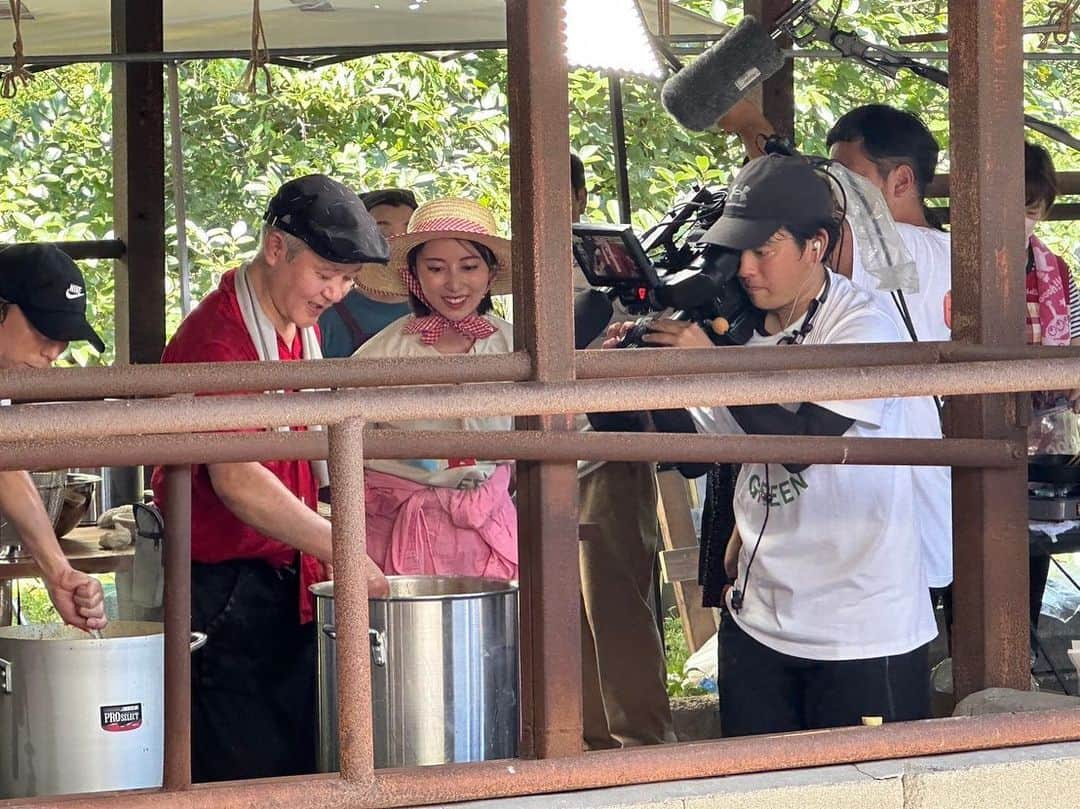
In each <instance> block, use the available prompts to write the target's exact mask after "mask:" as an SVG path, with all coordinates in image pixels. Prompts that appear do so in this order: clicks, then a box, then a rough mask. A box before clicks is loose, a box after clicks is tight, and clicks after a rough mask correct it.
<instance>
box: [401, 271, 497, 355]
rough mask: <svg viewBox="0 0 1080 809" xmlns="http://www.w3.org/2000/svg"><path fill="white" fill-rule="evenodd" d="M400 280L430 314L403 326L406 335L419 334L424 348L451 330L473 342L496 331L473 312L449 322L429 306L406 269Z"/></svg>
mask: <svg viewBox="0 0 1080 809" xmlns="http://www.w3.org/2000/svg"><path fill="white" fill-rule="evenodd" d="M400 272H401V280H402V281H403V282H404V283H405V286H406V288H407V289H408V290H409V292H410V293H412V294H413V295H414V296H415V297H416V299H417V300H418V301H420V302H421V303H422V304H424V306H426V307H427V308H428V310H429V311H430V312H431V314H429V315H423V316H422V317H414V318H413V319H412V320H410V321H409V322H408V323H407V324H406V325H405V333H406V334H419V335H420V342H422V343H423V344H424V345H426V346H430V345H434V344H435V343H437V342H438V341H439V338H440V337H442V336H443V334H445V333H446V330H447V329H453V330H454V331H456V332H460V333H461V334H464V335H465V336H466V337H472V338H473V339H474V340H483V339H484V338H486V337H490V336H491V335H493V334H495V332H497V331H498V329H496V328H495V327H494V326H493V325H491V323H490V322H489V321H487V320H485V319H484V318H482V317H480V315H478V314H476V313H475V312H474V313H472V314H471V315H469V316H468V317H464V318H462V319H461V320H451V319H450V318H448V317H445V316H443V315H441V314H439V313H438V312H437V311H435V307H434V306H432V305H431V302H430V301H429V300H428V299H427V296H425V295H424V290H423V289H421V287H420V282H419V281H418V280H417V278H416V276H415V275H413V274H412V272H410V271H409V270H408V269H404V270H401V271H400Z"/></svg>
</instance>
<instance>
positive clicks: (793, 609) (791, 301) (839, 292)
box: [613, 155, 937, 736]
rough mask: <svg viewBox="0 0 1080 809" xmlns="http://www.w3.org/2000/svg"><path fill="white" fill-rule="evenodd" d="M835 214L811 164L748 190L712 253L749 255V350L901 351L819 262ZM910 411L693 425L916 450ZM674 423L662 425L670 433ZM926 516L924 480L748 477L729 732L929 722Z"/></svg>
mask: <svg viewBox="0 0 1080 809" xmlns="http://www.w3.org/2000/svg"><path fill="white" fill-rule="evenodd" d="M838 213H839V212H838V211H837V205H836V203H835V201H834V198H833V194H832V193H831V190H830V186H829V184H828V181H827V180H826V179H825V178H824V177H823V175H822V174H821V173H820V172H819V171H818V170H817V169H815V168H814V167H813V166H812V165H811V164H810V163H809V162H808V161H806V160H805V159H804V158H801V157H782V156H779V155H769V156H765V157H759V158H756V159H754V160H751V161H750V162H749V163H747V164H746V165H745V166H744V167H743V168H742V170H741V171H740V172H739V173H738V175H737V176H736V177H735V180H734V182H733V183H732V185H731V187H730V189H729V196H728V200H727V205H726V207H725V209H724V213H723V216H721V218H720V219H719V220H718V221H717V222H716V224H715V225H714V226H713V227H712V228H711V229H710V230H709V231H708V232H707V233H706V235H705V237H704V240H705V241H706V242H708V243H711V244H715V245H718V246H720V247H722V248H726V249H729V250H735V251H739V253H740V254H741V257H740V264H739V279H740V280H741V282H742V284H743V287H744V288H745V289H746V292H747V294H748V296H749V297H750V299H751V301H752V302H753V304H754V306H755V307H756V308H757V309H759V310H760V311H761V316H762V319H761V324H760V327H759V329H758V331H757V333H756V334H755V335H754V336H753V337H752V338H751V339H750V340H749V342H748V345H756V346H786V345H799V344H803V343H805V344H807V345H810V344H837V343H880V342H895V341H897V340H899V339H900V335H899V332H898V330H897V328H896V326H895V324H894V323H893V322H892V320H891V319H890V318H889V316H888V315H887V314H886V313H885V312H884V311H882V310H881V309H880V308H879V307H878V306H877V305H876V304H875V303H874V301H873V299H872V298H871V296H870V294H869V293H867V292H865V291H863V290H861V289H859V288H858V287H856V286H854V285H853V284H852V283H851V282H850V281H848V280H847V279H846V278H844V277H843V276H841V275H838V274H836V273H834V272H832V271H831V270H830V269H829V268H828V267H826V266H825V265H824V263H823V257H824V256H827V255H829V252H830V248H831V247H832V244H833V241H834V240H835V239H836V238H837V235H838V233H839V215H838ZM653 329H654V331H652V332H651V333H650V334H649V335H647V336H646V337H645V342H646V343H647V344H650V345H656V346H681V347H695V346H696V347H706V346H711V345H712V344H711V342H710V341H709V338H708V337H707V336H706V335H705V333H704V332H703V331H702V329H701V328H700V327H699V326H698V325H696V324H693V323H685V322H675V321H670V320H661V321H657V322H656V323H655V324H654V325H653ZM624 330H625V329H617V330H616V332H617V333H616V334H614V335H613V337H619V336H620V335H619V333H618V332H620V331H624ZM725 350H737V349H730V348H729V349H725ZM912 401H913V400H911V399H900V398H883V399H870V400H857V401H829V402H798V403H793V404H783V405H781V404H771V405H752V406H730V407H710V408H696V409H694V410H692V411H691V415H692V416H693V418H694V421H695V423H696V427H697V429H698V430H699V431H701V432H713V433H745V434H750V435H821V436H841V435H842V436H855V437H890V438H911V437H914V436H916V435H918V434H919V432H920V425H919V424H918V419H919V418H920V414H922V413H924V412H925V411H924V409H922V408H916V407H913V406H912ZM931 411H932V409H931ZM662 416H663V414H659V413H654V414H653V419H654V421H656V422H657V424H658V427H659V428H660V429H665V426H664V421H665V420H664V419H663V417H662ZM930 417H935V416H933V415H931V416H930ZM914 502H915V500H914V488H913V476H912V472H911V467H906V466H899V467H889V466H851V465H838V466H830V465H813V466H810V465H806V464H796V463H785V464H743V466H742V469H741V471H740V473H739V477H738V480H737V482H736V486H735V502H734V510H735V519H736V525H737V528H738V533H739V535H740V536H741V537H742V538H743V543H742V547H741V550H740V552H739V555H738V563H737V575H736V576H735V578H734V584H733V586H732V587H730V588H729V589H728V590H727V591H726V593H725V612H724V619H723V622H722V625H721V630H720V631H721V637H720V646H721V656H722V666H721V670H722V682H721V699H720V704H721V705H722V706H723V709H722V710H723V713H722V722H721V724H722V727H723V729H724V733H725V735H728V736H739V735H746V734H753V733H774V732H783V731H790V730H805V729H812V728H823V727H833V726H838V725H851V724H859V723H860V721H861V720H862V719H863V717H880V718H881V719H884V720H885V721H899V720H908V719H919V718H923V717H926V716H928V715H929V709H930V693H929V678H928V666H927V644H928V643H929V641H930V640H931V639H932V638H933V637H934V636H935V635H936V634H937V629H936V625H935V622H934V616H933V612H932V609H931V604H930V599H929V598H928V597H927V584H926V572H925V568H924V565H923V560H922V551H921V546H920V537H919V532H918V520H917V517H916V513H915V508H914ZM707 550H708V549H703V553H707ZM707 555H709V556H717V557H719V556H720V555H721V554H720V553H719V552H718V551H715V550H714V551H713V553H708V554H707Z"/></svg>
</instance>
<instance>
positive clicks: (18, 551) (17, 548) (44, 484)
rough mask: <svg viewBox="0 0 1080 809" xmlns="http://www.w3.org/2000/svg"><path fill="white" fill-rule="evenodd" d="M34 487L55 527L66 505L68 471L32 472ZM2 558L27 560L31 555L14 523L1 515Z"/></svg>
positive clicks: (0, 548)
mask: <svg viewBox="0 0 1080 809" xmlns="http://www.w3.org/2000/svg"><path fill="white" fill-rule="evenodd" d="M30 477H31V479H32V480H33V481H34V487H35V488H36V489H37V491H38V494H39V495H41V502H42V504H43V505H44V506H45V513H46V514H48V516H49V520H50V521H51V522H52V524H53V527H55V526H56V520H57V518H59V516H60V509H61V508H62V507H63V505H64V487H65V486H66V485H67V470H66V469H54V470H52V471H48V472H31V473H30ZM0 556H2V557H7V558H10V559H26V558H29V556H30V553H29V551H26V550H24V549H23V547H22V537H20V536H19V532H18V531H17V530H16V529H15V525H14V524H13V523H10V522H8V521H7V520H6V519H5V518H4V516H3V515H2V514H0Z"/></svg>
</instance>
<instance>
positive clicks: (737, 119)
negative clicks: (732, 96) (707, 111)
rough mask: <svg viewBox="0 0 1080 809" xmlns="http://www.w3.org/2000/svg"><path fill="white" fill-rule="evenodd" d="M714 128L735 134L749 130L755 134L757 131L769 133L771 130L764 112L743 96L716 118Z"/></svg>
mask: <svg viewBox="0 0 1080 809" xmlns="http://www.w3.org/2000/svg"><path fill="white" fill-rule="evenodd" d="M716 128H717V129H719V130H720V131H721V132H731V133H733V134H736V135H738V134H742V133H743V132H747V131H751V130H752V131H753V132H754V133H755V134H756V133H758V132H762V133H764V134H771V133H772V131H773V128H772V126H771V125H770V124H769V121H768V119H767V118H766V117H765V113H763V112H762V111H761V110H760V109H758V108H757V107H755V106H754V104H753V103H752V102H751V101H749V100H748V99H745V98H740V99H739V100H738V101H736V102H735V105H734V106H733V107H732V108H731V109H729V110H728V111H727V112H725V113H724V114H723V115H721V116H720V117H719V118H718V119H717V121H716Z"/></svg>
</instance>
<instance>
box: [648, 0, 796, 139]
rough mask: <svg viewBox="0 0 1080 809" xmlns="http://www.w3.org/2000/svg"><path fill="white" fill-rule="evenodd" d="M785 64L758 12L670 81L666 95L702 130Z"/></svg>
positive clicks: (683, 118)
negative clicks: (756, 17)
mask: <svg viewBox="0 0 1080 809" xmlns="http://www.w3.org/2000/svg"><path fill="white" fill-rule="evenodd" d="M783 66H784V55H783V54H782V53H781V52H780V50H779V49H778V48H777V47H776V43H774V42H773V40H772V38H771V37H770V36H769V32H768V31H766V30H765V29H764V28H763V27H762V26H761V25H760V24H759V23H758V21H757V20H756V19H754V18H753V17H743V18H742V20H741V21H740V22H739V24H738V25H736V26H735V27H734V28H732V29H731V30H730V31H728V32H727V33H726V34H725V35H724V37H723V39H721V40H720V41H719V42H717V43H716V44H715V45H713V46H712V47H711V48H709V49H708V50H707V51H705V52H704V53H703V54H701V56H699V57H698V58H697V59H695V60H694V61H693V62H692V63H690V65H688V66H687V67H685V68H683V69H682V70H680V71H679V72H678V73H676V74H675V75H674V76H672V77H671V78H670V79H668V80H667V81H666V82H664V87H663V90H662V91H661V93H660V100H661V102H662V103H663V105H664V109H666V110H667V111H668V112H669V113H670V114H671V117H672V118H674V119H675V120H676V121H678V122H679V123H680V124H682V126H684V127H685V128H686V129H690V130H693V131H695V132H702V131H704V130H706V129H711V128H712V127H713V126H714V125H715V124H716V121H717V120H718V119H719V118H720V117H721V116H723V115H724V114H725V113H726V112H727V111H728V110H730V109H731V108H732V107H733V106H735V102H737V101H738V100H739V99H740V98H742V97H743V96H745V95H746V94H747V93H748V92H749V91H750V90H751V89H753V88H754V87H756V86H757V85H759V84H761V82H763V81H765V79H767V78H769V77H770V76H771V75H773V74H774V73H776V72H777V71H778V70H780V68H782V67H783Z"/></svg>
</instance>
